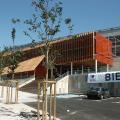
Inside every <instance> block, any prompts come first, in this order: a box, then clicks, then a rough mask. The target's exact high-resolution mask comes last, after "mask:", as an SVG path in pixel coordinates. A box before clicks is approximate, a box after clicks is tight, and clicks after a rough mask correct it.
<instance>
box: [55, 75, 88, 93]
mask: <svg viewBox="0 0 120 120" xmlns="http://www.w3.org/2000/svg"><path fill="white" fill-rule="evenodd" d="M87 89H88V86H87V79H86V77H85V75H77V74H76V75H68V76H66V77H64V78H62V79H60V80H58V81H57V84H56V93H57V94H68V93H86V91H87Z"/></svg>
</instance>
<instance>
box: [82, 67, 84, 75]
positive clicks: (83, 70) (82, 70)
mask: <svg viewBox="0 0 120 120" xmlns="http://www.w3.org/2000/svg"><path fill="white" fill-rule="evenodd" d="M83 73H84V66H83V65H82V74H83Z"/></svg>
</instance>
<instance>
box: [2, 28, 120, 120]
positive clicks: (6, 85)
mask: <svg viewBox="0 0 120 120" xmlns="http://www.w3.org/2000/svg"><path fill="white" fill-rule="evenodd" d="M51 44H52V47H53V49H54V51H57V52H56V53H55V55H54V58H56V59H55V61H54V67H53V68H52V69H49V71H48V78H49V81H44V78H45V75H46V68H45V65H44V63H45V62H44V61H45V56H44V55H42V54H41V52H40V51H39V50H40V49H41V48H44V43H41V42H39V43H37V44H36V45H35V47H33V48H32V47H30V45H23V46H18V47H16V49H19V50H20V51H22V52H23V53H24V54H23V55H22V57H21V59H20V62H19V64H18V67H17V68H16V69H15V71H14V72H15V75H14V79H15V80H14V81H11V79H12V74H11V73H10V69H9V67H7V66H6V67H5V68H4V70H3V73H2V76H1V97H3V98H4V100H3V101H4V102H5V103H7V104H11V103H18V102H19V97H21V96H19V92H20V91H21V92H27V93H30V94H36V95H37V96H36V98H37V99H36V102H37V104H38V107H37V110H38V111H36V114H37V113H38V114H39V112H40V115H42V116H39V115H38V114H37V119H38V120H39V119H40V118H39V117H42V118H41V119H43V120H44V116H46V115H47V113H46V112H45V113H43V111H44V109H45V108H44V107H43V106H45V101H46V100H45V96H44V93H45V92H46V91H47V95H48V96H49V113H48V114H49V119H50V120H51V119H53V120H55V119H56V96H58V95H69V94H75V95H76V94H77V95H85V94H86V92H87V90H88V89H89V88H90V87H91V86H103V87H106V88H108V89H109V90H110V94H111V96H117V97H118V96H120V82H119V79H120V77H119V75H118V77H117V79H118V81H117V82H114V81H113V82H101V81H100V82H97V83H96V82H88V81H89V80H88V75H89V74H91V73H92V74H95V75H97V74H98V73H103V72H105V73H110V72H111V73H112V72H117V74H119V73H120V70H119V69H120V62H119V61H120V27H116V28H109V29H103V30H97V31H94V32H87V33H80V34H77V35H74V36H66V37H63V38H59V39H55V40H53V41H51ZM9 56H10V54H9V53H6V55H5V62H6V63H7V59H8V57H9ZM51 56H52V55H51ZM51 59H53V58H51ZM51 72H52V73H53V75H52V74H51ZM46 84H47V88H45V86H46ZM13 89H14V90H13ZM13 91H14V92H13ZM18 91H19V92H18ZM4 92H5V93H4ZM41 100H42V102H41ZM31 102H32V101H31ZM33 111H34V110H33ZM45 118H46V117H45ZM1 120H2V119H1Z"/></svg>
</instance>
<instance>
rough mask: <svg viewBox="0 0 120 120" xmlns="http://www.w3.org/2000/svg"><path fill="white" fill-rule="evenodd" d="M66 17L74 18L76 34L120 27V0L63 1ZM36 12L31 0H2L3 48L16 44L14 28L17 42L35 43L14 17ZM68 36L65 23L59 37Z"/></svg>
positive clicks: (0, 26) (0, 32)
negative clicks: (13, 40)
mask: <svg viewBox="0 0 120 120" xmlns="http://www.w3.org/2000/svg"><path fill="white" fill-rule="evenodd" d="M61 1H62V2H63V11H64V12H63V19H64V18H65V17H70V18H71V19H72V22H73V24H74V30H73V33H74V34H77V33H81V32H88V31H94V30H98V29H104V28H110V27H117V26H120V13H119V12H120V7H119V5H120V0H61ZM32 13H33V8H32V7H31V0H0V18H1V19H0V47H1V48H3V47H4V46H10V45H12V40H11V30H12V28H13V27H16V30H17V33H16V40H15V44H16V45H21V44H26V43H28V42H31V41H30V40H29V39H28V38H27V37H25V36H24V34H23V32H22V31H23V30H24V27H23V25H21V24H19V25H16V26H14V25H13V24H12V23H11V19H12V18H21V19H26V18H30V17H31V15H32ZM66 35H68V31H67V29H66V28H65V27H64V26H62V30H61V33H59V34H58V36H61V37H62V36H66Z"/></svg>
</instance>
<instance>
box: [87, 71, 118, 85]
mask: <svg viewBox="0 0 120 120" xmlns="http://www.w3.org/2000/svg"><path fill="white" fill-rule="evenodd" d="M105 82H106V83H108V82H120V71H113V72H99V73H90V74H88V83H105Z"/></svg>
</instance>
